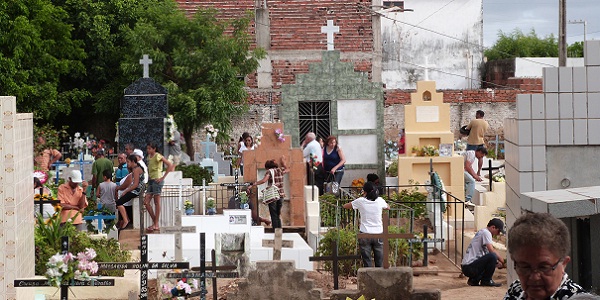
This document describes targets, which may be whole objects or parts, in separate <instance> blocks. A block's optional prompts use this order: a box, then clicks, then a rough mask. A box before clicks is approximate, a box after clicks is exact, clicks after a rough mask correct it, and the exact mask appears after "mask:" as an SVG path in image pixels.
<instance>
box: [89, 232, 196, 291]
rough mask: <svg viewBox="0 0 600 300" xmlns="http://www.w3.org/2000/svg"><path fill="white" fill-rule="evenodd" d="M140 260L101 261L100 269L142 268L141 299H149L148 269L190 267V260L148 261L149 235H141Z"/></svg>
mask: <svg viewBox="0 0 600 300" xmlns="http://www.w3.org/2000/svg"><path fill="white" fill-rule="evenodd" d="M140 256H141V260H140V262H127V263H121V262H99V263H98V270H127V269H137V270H140V294H139V299H141V300H147V299H148V270H171V269H189V268H190V263H189V262H148V236H147V235H145V234H143V235H142V236H141V237H140Z"/></svg>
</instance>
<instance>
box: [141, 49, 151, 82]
mask: <svg viewBox="0 0 600 300" xmlns="http://www.w3.org/2000/svg"><path fill="white" fill-rule="evenodd" d="M151 64H152V60H151V59H150V58H149V57H148V54H144V55H143V56H142V59H140V65H142V66H144V78H149V77H150V65H151Z"/></svg>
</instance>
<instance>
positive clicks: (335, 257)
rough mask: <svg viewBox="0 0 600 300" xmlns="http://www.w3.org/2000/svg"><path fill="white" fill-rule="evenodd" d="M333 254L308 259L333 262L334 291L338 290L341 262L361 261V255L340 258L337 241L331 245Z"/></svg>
mask: <svg viewBox="0 0 600 300" xmlns="http://www.w3.org/2000/svg"><path fill="white" fill-rule="evenodd" d="M331 253H332V255H329V256H311V257H309V258H308V260H309V261H331V268H332V269H333V289H334V290H337V289H338V286H339V285H338V277H339V274H340V268H339V265H338V263H339V261H340V260H347V259H348V260H349V259H360V255H343V256H339V253H338V246H337V241H333V243H331Z"/></svg>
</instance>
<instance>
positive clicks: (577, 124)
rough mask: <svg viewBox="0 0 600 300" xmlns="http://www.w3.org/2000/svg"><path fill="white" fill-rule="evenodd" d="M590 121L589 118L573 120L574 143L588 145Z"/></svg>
mask: <svg viewBox="0 0 600 300" xmlns="http://www.w3.org/2000/svg"><path fill="white" fill-rule="evenodd" d="M587 143H588V121H587V119H577V120H573V144H575V145H587Z"/></svg>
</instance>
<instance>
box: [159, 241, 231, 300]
mask: <svg viewBox="0 0 600 300" xmlns="http://www.w3.org/2000/svg"><path fill="white" fill-rule="evenodd" d="M215 253H216V251H215V249H212V250H211V252H210V255H211V258H212V264H211V268H210V270H206V266H205V270H204V271H202V268H196V267H193V268H192V272H183V273H168V274H167V276H166V278H176V279H182V278H200V279H206V278H211V279H212V286H213V300H217V278H238V277H240V274H239V273H238V272H237V271H231V272H218V271H228V270H235V269H236V268H237V267H236V266H217V263H216V259H217V258H216V254H215ZM206 271H211V272H212V273H206ZM187 296H188V297H195V296H201V297H202V291H199V292H194V293H191V294H190V295H187Z"/></svg>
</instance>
